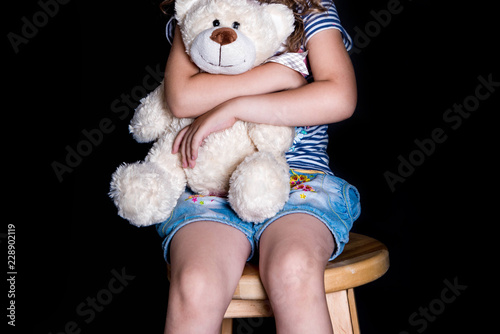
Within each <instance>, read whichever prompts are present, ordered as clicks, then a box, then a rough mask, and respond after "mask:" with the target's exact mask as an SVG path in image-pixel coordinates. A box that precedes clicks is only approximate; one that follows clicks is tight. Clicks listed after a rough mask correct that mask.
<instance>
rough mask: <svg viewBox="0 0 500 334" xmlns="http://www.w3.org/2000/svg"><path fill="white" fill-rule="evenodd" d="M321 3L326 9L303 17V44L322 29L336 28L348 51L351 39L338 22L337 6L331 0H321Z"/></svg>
mask: <svg viewBox="0 0 500 334" xmlns="http://www.w3.org/2000/svg"><path fill="white" fill-rule="evenodd" d="M321 4H322V5H323V7H325V8H326V9H327V11H325V12H320V13H312V14H308V15H305V16H304V17H303V20H304V33H305V42H304V45H307V42H308V41H309V39H310V38H311V37H312V36H314V35H315V34H316V33H318V32H320V31H322V30H325V29H337V30H339V31H340V32H341V33H342V40H343V41H344V45H345V47H346V49H347V51H349V50H350V49H351V47H352V40H351V37H350V36H349V34H348V33H347V31H346V30H345V29H344V27H343V26H342V24H341V23H340V18H339V15H338V13H337V8H336V7H335V4H334V3H333V0H322V1H321Z"/></svg>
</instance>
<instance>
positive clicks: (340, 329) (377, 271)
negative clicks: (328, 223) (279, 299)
mask: <svg viewBox="0 0 500 334" xmlns="http://www.w3.org/2000/svg"><path fill="white" fill-rule="evenodd" d="M388 269H389V252H388V250H387V247H386V246H385V245H384V244H382V243H381V242H379V241H377V240H375V239H373V238H370V237H367V236H364V235H361V234H357V233H350V234H349V242H348V243H347V245H346V246H345V248H344V251H343V252H342V254H340V255H339V256H338V257H337V258H335V259H334V260H333V261H330V262H328V264H327V266H326V268H325V279H324V281H325V294H326V299H327V304H328V308H329V313H330V318H331V321H332V326H333V329H334V333H353V334H356V333H359V325H358V319H357V312H356V305H355V301H354V291H353V288H355V287H357V286H360V285H363V284H366V283H369V282H371V281H374V280H376V279H377V278H379V277H381V276H382V275H384V274H385V272H386V271H387V270H388ZM272 315H273V312H272V309H271V306H270V303H269V301H268V299H267V294H266V291H265V290H264V287H263V285H262V282H261V280H260V277H259V268H258V266H257V265H255V264H251V263H247V264H246V265H245V268H244V270H243V274H242V276H241V278H240V281H239V283H238V286H237V287H236V291H235V292H234V295H233V299H232V301H231V303H230V304H229V307H228V308H227V311H226V314H225V315H224V321H223V323H222V331H221V333H223V334H225V333H232V319H233V318H253V317H270V316H272Z"/></svg>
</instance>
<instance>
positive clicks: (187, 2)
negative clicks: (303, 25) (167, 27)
mask: <svg viewBox="0 0 500 334" xmlns="http://www.w3.org/2000/svg"><path fill="white" fill-rule="evenodd" d="M175 12H176V14H175V17H176V20H177V22H178V24H179V27H180V31H181V33H182V39H183V41H184V45H185V46H186V52H187V53H188V54H189V55H190V57H191V59H192V61H193V62H194V63H195V64H196V65H197V66H198V67H199V68H200V69H202V70H203V71H206V72H209V73H213V74H240V73H243V72H245V71H247V70H249V69H251V68H253V67H255V66H257V65H259V64H261V63H263V62H264V60H266V59H267V58H269V57H271V56H273V55H274V54H275V53H276V52H277V51H279V50H280V48H282V47H283V44H284V42H285V41H286V39H287V38H288V36H289V35H290V34H291V33H292V32H293V30H294V22H295V19H294V15H293V12H292V10H290V9H289V8H288V7H287V6H285V5H281V4H261V3H259V2H258V1H257V0H176V4H175Z"/></svg>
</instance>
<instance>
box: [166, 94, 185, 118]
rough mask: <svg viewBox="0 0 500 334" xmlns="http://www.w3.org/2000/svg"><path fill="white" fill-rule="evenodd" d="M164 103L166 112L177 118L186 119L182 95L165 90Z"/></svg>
mask: <svg viewBox="0 0 500 334" xmlns="http://www.w3.org/2000/svg"><path fill="white" fill-rule="evenodd" d="M165 103H166V105H167V108H168V110H170V112H171V113H172V115H174V116H175V117H177V118H185V117H188V116H187V115H186V114H187V113H186V110H187V108H186V106H185V104H186V102H185V97H184V96H183V94H178V93H176V92H174V91H169V90H168V89H166V90H165Z"/></svg>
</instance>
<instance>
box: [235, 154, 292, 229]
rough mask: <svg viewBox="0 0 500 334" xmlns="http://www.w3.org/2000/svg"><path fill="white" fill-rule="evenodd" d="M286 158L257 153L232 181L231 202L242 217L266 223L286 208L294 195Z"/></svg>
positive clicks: (248, 158) (236, 173) (250, 157)
mask: <svg viewBox="0 0 500 334" xmlns="http://www.w3.org/2000/svg"><path fill="white" fill-rule="evenodd" d="M288 173H289V172H288V165H287V163H286V160H285V158H284V157H275V156H274V155H272V154H270V153H268V152H257V153H255V154H253V155H251V156H249V157H247V158H246V159H245V160H244V161H243V162H242V163H241V164H240V165H239V166H238V168H237V169H236V171H235V172H234V173H233V175H232V177H231V182H230V188H229V195H228V201H229V203H230V204H231V207H232V208H233V210H234V211H235V212H236V213H237V214H238V216H239V217H240V218H241V219H243V220H245V221H248V222H253V223H256V224H258V223H262V222H263V221H264V220H266V219H268V218H271V217H273V216H274V215H276V213H278V211H279V210H281V209H282V208H283V206H284V205H285V203H286V201H287V200H288V197H289V194H290V177H289V174H288Z"/></svg>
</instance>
